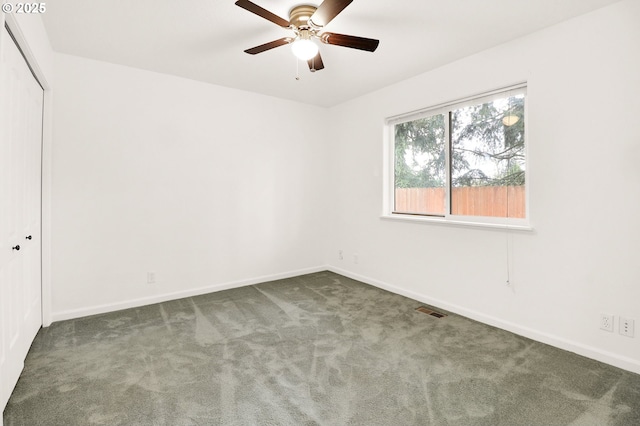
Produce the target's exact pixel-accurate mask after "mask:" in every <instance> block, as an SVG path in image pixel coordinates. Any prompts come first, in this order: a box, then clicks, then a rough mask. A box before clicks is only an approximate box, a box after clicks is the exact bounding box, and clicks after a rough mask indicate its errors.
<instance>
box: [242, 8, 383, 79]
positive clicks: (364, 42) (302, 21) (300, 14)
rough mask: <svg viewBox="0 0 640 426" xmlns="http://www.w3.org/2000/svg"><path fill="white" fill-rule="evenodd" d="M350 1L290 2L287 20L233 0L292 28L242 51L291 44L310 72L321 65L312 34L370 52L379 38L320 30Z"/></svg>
mask: <svg viewBox="0 0 640 426" xmlns="http://www.w3.org/2000/svg"><path fill="white" fill-rule="evenodd" d="M352 1H353V0H324V1H323V2H322V3H321V4H320V6H318V7H316V6H311V5H307V4H303V5H299V6H294V7H293V8H292V9H291V10H290V11H289V20H288V21H287V20H286V19H283V18H281V17H279V16H278V15H275V14H274V13H271V12H269V11H268V10H266V9H263V8H262V7H260V6H258V5H257V4H255V3H252V2H251V1H249V0H238V1H236V5H237V6H240V7H241V8H243V9H245V10H248V11H249V12H251V13H254V14H256V15H258V16H260V17H262V18H264V19H266V20H268V21H271V22H273V23H274V24H276V25H279V26H281V27H283V28H286V29H288V30H292V31H293V32H294V36H292V37H283V38H281V39H278V40H274V41H271V42H269V43H265V44H261V45H260V46H256V47H252V48H251V49H247V50H245V52H246V53H249V54H250V55H255V54H257V53H262V52H265V51H267V50H270V49H273V48H275V47H280V46H284V45H285V44H291V49H292V50H293V53H294V55H296V56H297V57H298V58H300V59H302V60H305V61H307V64H308V65H309V70H310V71H311V72H315V71H318V70H321V69H323V68H324V64H323V62H322V57H321V56H320V52H319V49H318V45H317V44H316V43H314V42H313V41H312V40H313V39H314V38H317V39H318V40H320V41H321V42H322V43H324V44H333V45H335V46H344V47H350V48H352V49H359V50H366V51H367V52H373V51H375V50H376V48H377V47H378V44H379V43H380V41H379V40H375V39H372V38H364V37H356V36H351V35H345V34H336V33H330V32H327V31H323V28H324V27H325V26H326V25H327V24H328V23H329V22H331V20H332V19H333V18H335V17H336V16H338V14H339V13H340V12H342V11H343V10H344V8H345V7H347V6H348V5H349V4H350V3H351V2H352Z"/></svg>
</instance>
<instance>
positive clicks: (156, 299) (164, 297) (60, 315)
mask: <svg viewBox="0 0 640 426" xmlns="http://www.w3.org/2000/svg"><path fill="white" fill-rule="evenodd" d="M326 270H327V268H326V267H325V266H317V267H312V268H304V269H296V270H294V271H287V272H282V273H278V274H272V275H263V276H260V277H254V278H248V279H244V280H238V281H231V282H226V283H221V284H214V285H211V286H206V287H198V288H194V289H188V290H184V291H177V292H172V293H164V294H158V295H153V296H149V297H142V298H139V299H132V300H125V301H121V302H115V303H107V304H104V305H96V306H90V307H88V308H80V309H71V310H67V311H60V312H54V313H53V314H52V319H53V322H56V321H64V320H69V319H74V318H81V317H86V316H89V315H96V314H104V313H106V312H114V311H119V310H122V309H129V308H137V307H139V306H145V305H151V304H154V303H160V302H166V301H168V300H176V299H182V298H184V297H191V296H199V295H201V294H207V293H214V292H216V291H222V290H229V289H232V288H238V287H244V286H248V285H253V284H259V283H263V282H267V281H274V280H281V279H285V278H292V277H297V276H300V275H305V274H311V273H314V272H321V271H326Z"/></svg>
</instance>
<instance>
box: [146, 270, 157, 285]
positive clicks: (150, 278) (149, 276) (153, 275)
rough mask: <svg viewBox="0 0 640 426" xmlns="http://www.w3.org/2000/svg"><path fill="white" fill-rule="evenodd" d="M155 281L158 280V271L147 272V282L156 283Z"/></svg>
mask: <svg viewBox="0 0 640 426" xmlns="http://www.w3.org/2000/svg"><path fill="white" fill-rule="evenodd" d="M155 282H156V273H155V272H147V284H155Z"/></svg>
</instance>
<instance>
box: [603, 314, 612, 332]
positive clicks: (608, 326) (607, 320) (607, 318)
mask: <svg viewBox="0 0 640 426" xmlns="http://www.w3.org/2000/svg"><path fill="white" fill-rule="evenodd" d="M600 328H601V329H603V330H606V331H611V332H613V315H609V314H600Z"/></svg>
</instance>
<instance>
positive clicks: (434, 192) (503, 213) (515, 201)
mask: <svg viewBox="0 0 640 426" xmlns="http://www.w3.org/2000/svg"><path fill="white" fill-rule="evenodd" d="M444 197H445V191H444V188H396V199H395V211H396V212H399V213H400V212H402V213H425V212H426V213H432V214H444V211H445V199H444ZM451 213H452V214H457V215H469V216H494V217H514V218H524V217H525V213H526V210H525V191H524V186H464V187H460V188H453V191H452V193H451ZM507 213H508V216H507Z"/></svg>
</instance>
